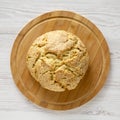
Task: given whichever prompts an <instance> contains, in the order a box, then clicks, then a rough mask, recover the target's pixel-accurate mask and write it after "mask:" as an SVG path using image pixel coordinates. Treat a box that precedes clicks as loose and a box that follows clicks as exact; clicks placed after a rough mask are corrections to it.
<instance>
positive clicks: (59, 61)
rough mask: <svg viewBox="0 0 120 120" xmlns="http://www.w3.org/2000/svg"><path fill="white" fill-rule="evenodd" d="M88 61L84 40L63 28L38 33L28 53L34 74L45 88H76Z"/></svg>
mask: <svg viewBox="0 0 120 120" xmlns="http://www.w3.org/2000/svg"><path fill="white" fill-rule="evenodd" d="M88 64H89V56H88V52H87V49H86V47H85V46H84V44H83V43H82V41H81V40H80V39H79V38H78V37H77V36H75V35H74V34H72V33H69V32H66V31H63V30H56V31H51V32H47V33H45V34H43V35H41V36H39V37H38V38H37V39H36V40H35V41H34V42H33V44H32V45H31V47H30V49H29V50H28V53H27V67H28V69H29V71H30V73H31V75H32V76H33V78H34V79H35V80H37V81H38V82H39V83H40V84H41V86H42V87H43V88H46V89H48V90H52V91H58V92H61V91H65V90H66V89H67V90H72V89H74V88H76V86H77V85H78V83H79V82H80V80H81V79H82V78H83V76H84V75H85V73H86V71H87V68H88Z"/></svg>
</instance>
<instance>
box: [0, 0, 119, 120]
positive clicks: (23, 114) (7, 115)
mask: <svg viewBox="0 0 120 120" xmlns="http://www.w3.org/2000/svg"><path fill="white" fill-rule="evenodd" d="M52 10H70V11H73V12H77V13H79V14H81V15H83V16H85V17H87V18H88V19H90V20H91V21H92V22H94V23H95V24H96V25H97V26H98V28H99V29H100V30H101V31H102V32H103V34H104V36H105V38H106V40H107V42H108V45H109V48H110V54H111V69H110V73H109V76H108V79H107V82H106V83H105V85H104V87H103V89H102V90H101V91H100V92H99V94H98V95H97V96H96V97H95V98H94V99H92V100H91V101H90V102H88V103H87V104H85V105H83V106H81V107H79V108H76V109H73V110H68V111H61V112H60V111H52V110H47V109H44V108H41V107H37V106H35V105H33V104H32V103H31V102H30V101H29V100H28V99H26V98H25V97H24V96H23V95H22V94H21V93H20V92H19V90H18V89H17V88H16V86H15V84H14V82H13V79H12V76H11V72H10V53H11V48H12V45H13V42H14V40H15V38H16V36H17V34H18V32H19V31H20V30H21V29H22V28H23V26H24V25H25V24H27V23H28V22H29V21H30V20H32V19H33V18H35V17H37V16H38V15H41V14H42V13H45V12H48V11H52ZM33 118H34V119H35V120H91V119H92V120H114V119H115V120H120V0H0V120H8V119H11V120H16V119H23V120H24V119H29V120H33Z"/></svg>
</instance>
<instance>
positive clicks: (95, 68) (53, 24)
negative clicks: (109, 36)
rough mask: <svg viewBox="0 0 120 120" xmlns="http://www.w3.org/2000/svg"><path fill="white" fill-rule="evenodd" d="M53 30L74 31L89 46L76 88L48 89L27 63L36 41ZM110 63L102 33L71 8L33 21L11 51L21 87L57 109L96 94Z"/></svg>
mask: <svg viewBox="0 0 120 120" xmlns="http://www.w3.org/2000/svg"><path fill="white" fill-rule="evenodd" d="M52 30H65V31H69V32H72V33H74V34H75V35H77V36H78V37H80V39H81V40H82V41H83V43H84V44H85V45H86V47H87V49H88V52H89V56H90V64H89V68H88V71H87V73H86V75H85V77H84V78H83V79H82V80H81V81H80V83H79V85H78V86H77V88H76V89H74V90H71V91H65V92H53V91H49V90H46V89H44V88H42V87H41V86H40V84H39V83H38V82H36V81H35V80H34V79H33V78H32V76H31V75H30V74H29V71H28V69H27V67H26V54H27V51H28V49H29V47H30V46H31V44H32V42H33V41H34V40H35V39H36V38H37V37H38V36H40V35H41V34H43V33H45V32H48V31H52ZM109 66H110V55H109V49H108V46H107V43H106V41H105V38H104V36H103V35H102V33H101V32H100V31H99V30H98V28H97V27H96V26H95V25H94V24H93V23H91V22H90V21H89V20H87V19H86V18H84V17H82V16H80V15H78V14H76V13H72V12H68V11H53V12H49V13H46V14H44V15H41V16H39V17H37V18H35V19H34V20H32V21H31V22H29V23H28V24H27V25H26V26H25V27H24V28H23V29H22V31H21V32H20V33H19V34H18V36H17V38H16V40H15V43H14V45H13V49H12V53H11V71H12V75H13V78H14V81H15V83H16V85H17V87H18V88H19V90H20V91H21V92H22V93H23V94H24V95H25V96H26V97H27V98H28V99H29V100H31V101H32V102H33V103H35V104H37V105H39V106H42V107H45V108H49V109H55V110H67V109H72V108H75V107H78V106H80V105H82V104H85V103H86V102H87V101H89V100H90V99H91V98H93V97H94V96H95V95H96V94H97V93H98V91H99V90H100V89H101V88H102V86H103V84H104V82H105V81H106V77H107V74H108V71H109Z"/></svg>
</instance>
